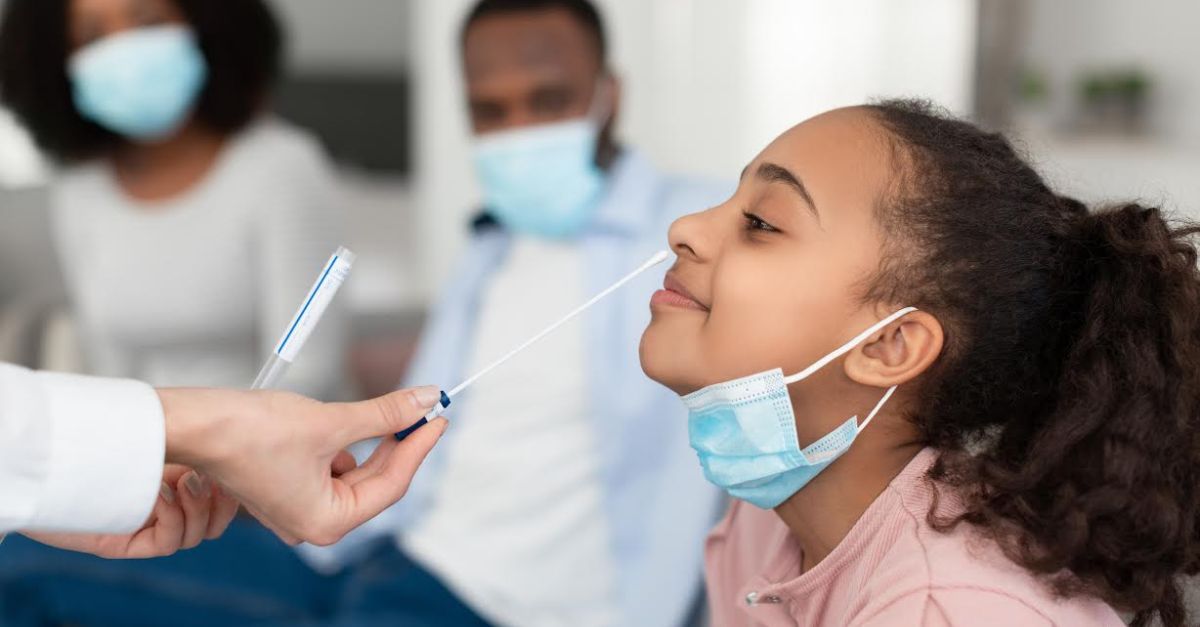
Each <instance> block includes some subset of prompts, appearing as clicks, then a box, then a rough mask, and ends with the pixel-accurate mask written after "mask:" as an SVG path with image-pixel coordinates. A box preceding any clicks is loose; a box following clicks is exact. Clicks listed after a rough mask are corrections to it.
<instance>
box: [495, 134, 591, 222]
mask: <svg viewBox="0 0 1200 627" xmlns="http://www.w3.org/2000/svg"><path fill="white" fill-rule="evenodd" d="M599 136H600V125H599V124H598V123H597V122H596V121H595V119H594V117H593V116H588V117H584V118H578V119H574V120H568V121H565V122H557V123H553V124H545V125H542V126H534V127H528V128H519V129H514V130H509V131H500V132H496V133H491V134H488V135H483V136H480V137H478V138H477V139H476V140H475V145H474V156H475V169H476V171H477V172H478V175H479V182H480V184H481V185H482V187H483V199H484V204H485V205H486V207H487V209H488V210H489V211H490V212H491V213H492V215H494V216H495V217H496V219H497V220H499V221H500V223H501V224H503V225H504V226H505V227H506V228H508V229H509V230H511V231H513V232H514V233H522V234H525V235H532V236H535V237H541V238H546V239H564V238H569V237H573V236H575V235H578V234H579V233H580V232H581V231H582V230H583V229H584V228H585V227H586V226H587V225H588V223H589V222H590V221H591V219H592V217H593V214H594V213H595V209H596V207H597V206H598V205H599V203H600V199H601V196H602V195H603V192H604V172H602V171H601V170H600V168H599V167H597V166H596V144H597V142H598V141H599Z"/></svg>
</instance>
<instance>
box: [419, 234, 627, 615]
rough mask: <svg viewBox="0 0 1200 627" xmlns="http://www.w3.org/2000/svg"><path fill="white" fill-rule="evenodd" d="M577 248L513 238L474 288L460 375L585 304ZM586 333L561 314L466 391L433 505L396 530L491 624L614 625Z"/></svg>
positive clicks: (613, 591) (612, 578)
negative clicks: (472, 319) (562, 322)
mask: <svg viewBox="0 0 1200 627" xmlns="http://www.w3.org/2000/svg"><path fill="white" fill-rule="evenodd" d="M582 257H583V254H582V251H581V249H580V247H579V246H578V245H570V244H561V243H551V242H543V241H538V240H534V239H522V238H517V239H516V240H515V241H514V242H513V246H512V249H511V251H510V253H509V256H508V258H507V260H506V261H505V263H504V265H503V267H501V268H499V269H498V270H497V271H496V273H495V274H494V275H493V277H492V280H491V282H490V284H489V285H488V287H487V288H486V289H485V290H484V291H483V293H482V301H481V306H480V312H479V318H478V323H477V326H476V330H475V336H474V342H473V346H474V352H473V354H472V355H471V357H470V359H469V360H468V362H467V363H468V367H467V372H466V373H464V375H466V374H468V373H471V372H475V371H476V370H478V369H479V368H481V367H483V366H484V365H486V364H488V363H489V362H491V361H492V360H493V359H495V358H497V357H499V356H500V355H503V354H504V353H505V352H507V351H508V350H509V349H510V348H512V347H513V346H515V345H516V344H517V343H519V342H521V341H523V340H525V339H526V338H528V337H530V336H531V335H533V334H534V333H536V332H537V331H540V330H541V329H542V328H544V327H545V326H546V325H548V324H550V323H551V322H553V321H554V320H556V319H557V318H558V317H559V316H561V315H562V314H565V313H566V312H568V311H570V310H571V309H573V308H574V307H576V306H577V305H578V304H579V303H581V302H583V301H584V300H585V299H586V297H587V293H586V290H585V289H584V287H583V279H584V267H583V258H582ZM584 340H585V338H584V331H583V327H582V324H581V322H580V321H576V322H573V323H571V324H569V325H567V326H565V327H563V328H562V329H561V330H560V331H558V332H557V333H555V334H554V335H552V336H550V337H548V338H547V339H545V340H544V341H543V342H542V343H540V344H538V345H535V346H534V347H532V348H530V349H529V350H527V351H526V352H524V353H521V354H520V355H519V356H517V357H516V358H514V359H513V360H511V361H509V362H508V363H506V364H505V365H504V366H502V367H501V368H498V369H497V370H495V371H494V372H493V373H492V374H490V375H488V376H487V377H484V378H483V379H481V380H480V381H479V382H478V383H476V384H475V385H474V386H473V387H472V388H471V389H470V391H469V393H468V394H467V395H464V397H463V399H462V400H461V403H462V407H461V408H460V411H459V412H458V413H457V414H456V415H457V416H458V418H457V419H455V420H454V422H453V423H452V425H451V427H450V428H451V429H452V430H453V431H454V432H455V433H453V434H452V435H453V438H452V439H447V440H446V443H447V444H448V445H450V448H449V450H448V451H447V452H446V460H445V470H444V474H443V475H442V477H441V480H440V483H439V484H438V487H437V491H436V494H435V497H434V499H433V502H432V504H431V508H430V510H429V512H428V513H427V514H426V515H425V516H424V517H422V518H421V520H420V521H419V522H418V524H417V525H416V526H414V527H413V528H412V529H410V530H408V532H407V533H405V534H404V535H403V536H402V537H401V542H402V545H403V546H404V548H405V550H407V551H408V552H409V553H410V554H411V555H413V556H414V557H415V558H416V559H417V560H418V561H420V562H421V563H423V564H424V565H425V566H426V567H428V568H429V569H430V570H432V571H433V572H435V573H437V574H438V575H439V576H440V577H441V578H442V579H443V580H444V581H445V582H446V583H447V585H449V586H450V587H451V588H452V589H453V590H454V591H455V592H456V593H457V594H458V595H460V596H461V597H462V598H463V599H464V600H465V601H466V602H467V603H468V604H469V605H470V606H471V607H472V608H473V609H474V610H475V611H476V612H478V613H479V614H481V615H482V616H484V617H485V618H487V619H488V620H490V621H492V622H495V623H498V624H502V625H519V626H521V627H539V626H543V625H545V626H555V627H557V626H561V625H572V626H575V627H587V626H590V625H611V624H614V622H615V620H616V618H615V617H616V616H617V606H616V587H615V586H616V582H615V572H616V570H615V566H614V563H613V562H614V559H613V555H612V550H611V544H610V534H609V526H608V521H607V519H606V517H605V515H604V511H603V507H602V496H601V486H600V482H599V477H598V468H599V455H598V451H597V450H596V442H595V432H594V429H593V427H592V425H591V422H590V417H589V416H588V406H589V403H588V393H589V388H588V382H587V380H586V376H585V369H586V361H585V354H584V352H585V349H584Z"/></svg>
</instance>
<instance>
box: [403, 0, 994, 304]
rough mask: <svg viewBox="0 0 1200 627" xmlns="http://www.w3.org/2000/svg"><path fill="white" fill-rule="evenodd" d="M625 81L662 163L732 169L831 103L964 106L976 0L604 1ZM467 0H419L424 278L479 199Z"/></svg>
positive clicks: (443, 267) (631, 109)
mask: <svg viewBox="0 0 1200 627" xmlns="http://www.w3.org/2000/svg"><path fill="white" fill-rule="evenodd" d="M598 3H599V4H600V6H601V8H602V10H603V11H604V13H605V17H606V18H607V24H608V29H609V32H610V38H611V40H612V43H613V64H614V66H615V69H616V71H617V72H618V74H620V75H621V76H622V77H623V79H624V84H625V93H624V95H625V100H624V110H623V111H622V118H621V124H620V126H619V128H620V131H621V135H622V137H623V138H624V139H625V140H627V141H628V143H630V144H632V145H634V146H637V147H638V148H640V149H642V150H644V151H646V152H647V153H649V155H650V156H651V157H652V158H653V160H654V161H655V162H656V163H658V164H659V165H660V166H661V167H663V168H666V169H670V170H676V171H687V172H692V173H699V174H704V175H711V176H721V177H728V178H732V177H734V176H736V174H737V172H738V171H739V170H740V169H741V167H742V166H743V165H745V163H746V162H747V161H748V160H750V159H751V158H752V157H753V156H754V154H756V153H757V151H758V150H759V149H761V148H762V147H763V146H764V145H765V144H766V143H767V142H768V141H769V140H770V139H771V138H773V137H774V136H775V135H777V134H778V133H779V132H781V131H783V130H784V129H786V128H787V127H789V126H791V125H792V124H795V123H797V122H799V121H801V120H803V119H804V118H806V117H809V116H811V115H813V114H815V113H819V112H821V111H823V110H825V109H828V108H831V107H835V106H839V105H845V104H852V103H857V102H862V101H864V100H866V99H868V98H871V97H874V96H882V95H901V94H903V95H925V96H931V97H934V98H936V99H937V100H940V101H941V102H942V103H943V104H946V105H948V106H950V107H951V108H953V109H955V110H957V111H959V112H963V113H965V112H966V111H967V110H968V108H969V99H970V93H971V79H972V70H971V68H972V67H973V65H974V58H973V53H974V34H975V13H974V11H975V3H974V2H969V1H967V0H840V1H839V2H827V1H825V0H743V1H738V2H734V1H723V2H714V1H711V0H598ZM470 4H471V2H470V0H437V1H436V2H435V1H432V0H431V1H428V2H417V3H414V5H413V7H412V11H413V14H412V18H413V19H412V22H411V26H412V28H413V29H414V30H413V31H412V32H413V35H412V37H413V40H412V41H413V45H414V49H413V56H412V59H413V68H414V79H415V82H414V86H415V98H416V102H415V107H414V109H415V111H414V115H415V116H416V118H415V120H414V124H415V128H416V137H417V142H416V146H415V157H416V164H417V170H416V178H415V185H416V187H415V203H416V205H415V206H416V207H417V208H418V211H417V213H418V214H419V215H420V224H419V227H418V228H419V229H420V234H421V241H422V243H423V246H422V250H421V258H422V260H423V263H422V266H423V276H424V277H425V280H426V284H425V286H424V289H426V290H431V289H435V288H436V286H437V284H438V283H439V282H440V281H441V280H442V279H443V278H444V277H445V275H446V272H447V270H448V264H449V263H450V262H451V261H452V260H453V258H454V255H455V253H456V252H457V251H458V250H459V249H460V247H461V245H462V243H463V241H464V238H465V229H464V224H465V220H466V217H467V213H468V211H469V209H470V208H471V207H472V206H474V203H475V202H476V198H477V193H476V190H475V188H474V183H473V179H472V173H471V171H470V168H469V161H468V139H467V131H466V123H465V119H464V110H463V105H462V92H461V85H460V84H459V77H458V50H457V38H456V33H457V31H458V28H459V21H460V20H461V18H462V13H463V11H464V10H465V8H466V7H467V6H469V5H470Z"/></svg>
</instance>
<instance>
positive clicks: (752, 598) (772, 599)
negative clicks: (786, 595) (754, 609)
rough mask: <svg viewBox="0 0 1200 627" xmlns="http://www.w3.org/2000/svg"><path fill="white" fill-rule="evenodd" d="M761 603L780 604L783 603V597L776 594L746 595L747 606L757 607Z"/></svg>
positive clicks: (752, 593) (754, 593) (753, 593)
mask: <svg viewBox="0 0 1200 627" xmlns="http://www.w3.org/2000/svg"><path fill="white" fill-rule="evenodd" d="M760 603H769V604H778V603H783V597H780V596H778V595H775V594H768V595H766V596H762V595H760V594H759V593H757V592H751V593H749V594H747V595H746V605H750V606H755V605H758V604H760Z"/></svg>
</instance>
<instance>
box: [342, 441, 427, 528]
mask: <svg viewBox="0 0 1200 627" xmlns="http://www.w3.org/2000/svg"><path fill="white" fill-rule="evenodd" d="M447 424H448V423H447V422H446V419H445V418H436V419H434V420H431V421H429V424H428V425H426V426H425V427H424V428H422V429H418V430H417V431H415V432H414V433H413V434H412V435H411V436H409V437H408V438H406V439H405V440H404V441H403V442H396V443H395V445H394V446H392V447H391V450H390V451H388V452H387V453H386V458H385V459H381V460H379V462H378V466H376V467H375V468H374V469H373V470H374V472H372V473H370V474H369V475H367V476H365V477H355V478H354V479H355V480H354V482H353V483H352V484H349V485H348V488H349V491H350V494H351V495H352V503H353V507H352V508H351V510H350V514H349V518H350V520H349V521H347V522H348V523H349V528H347V529H346V531H349V530H350V529H352V528H354V527H357V526H359V525H361V524H362V523H364V522H366V521H368V520H370V519H371V518H374V517H375V516H376V515H378V514H379V513H380V512H382V511H383V510H385V509H387V508H389V507H391V506H392V505H394V504H395V503H396V501H399V500H400V499H401V498H402V497H403V496H404V494H405V493H406V492H408V486H409V485H410V484H411V483H412V478H413V475H415V474H416V473H417V469H418V468H420V466H421V463H422V462H424V461H425V457H426V456H428V455H429V451H431V450H433V447H434V445H435V444H437V442H438V440H439V439H440V438H441V437H442V433H444V432H445V431H446V426H447ZM360 470H361V469H360Z"/></svg>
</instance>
